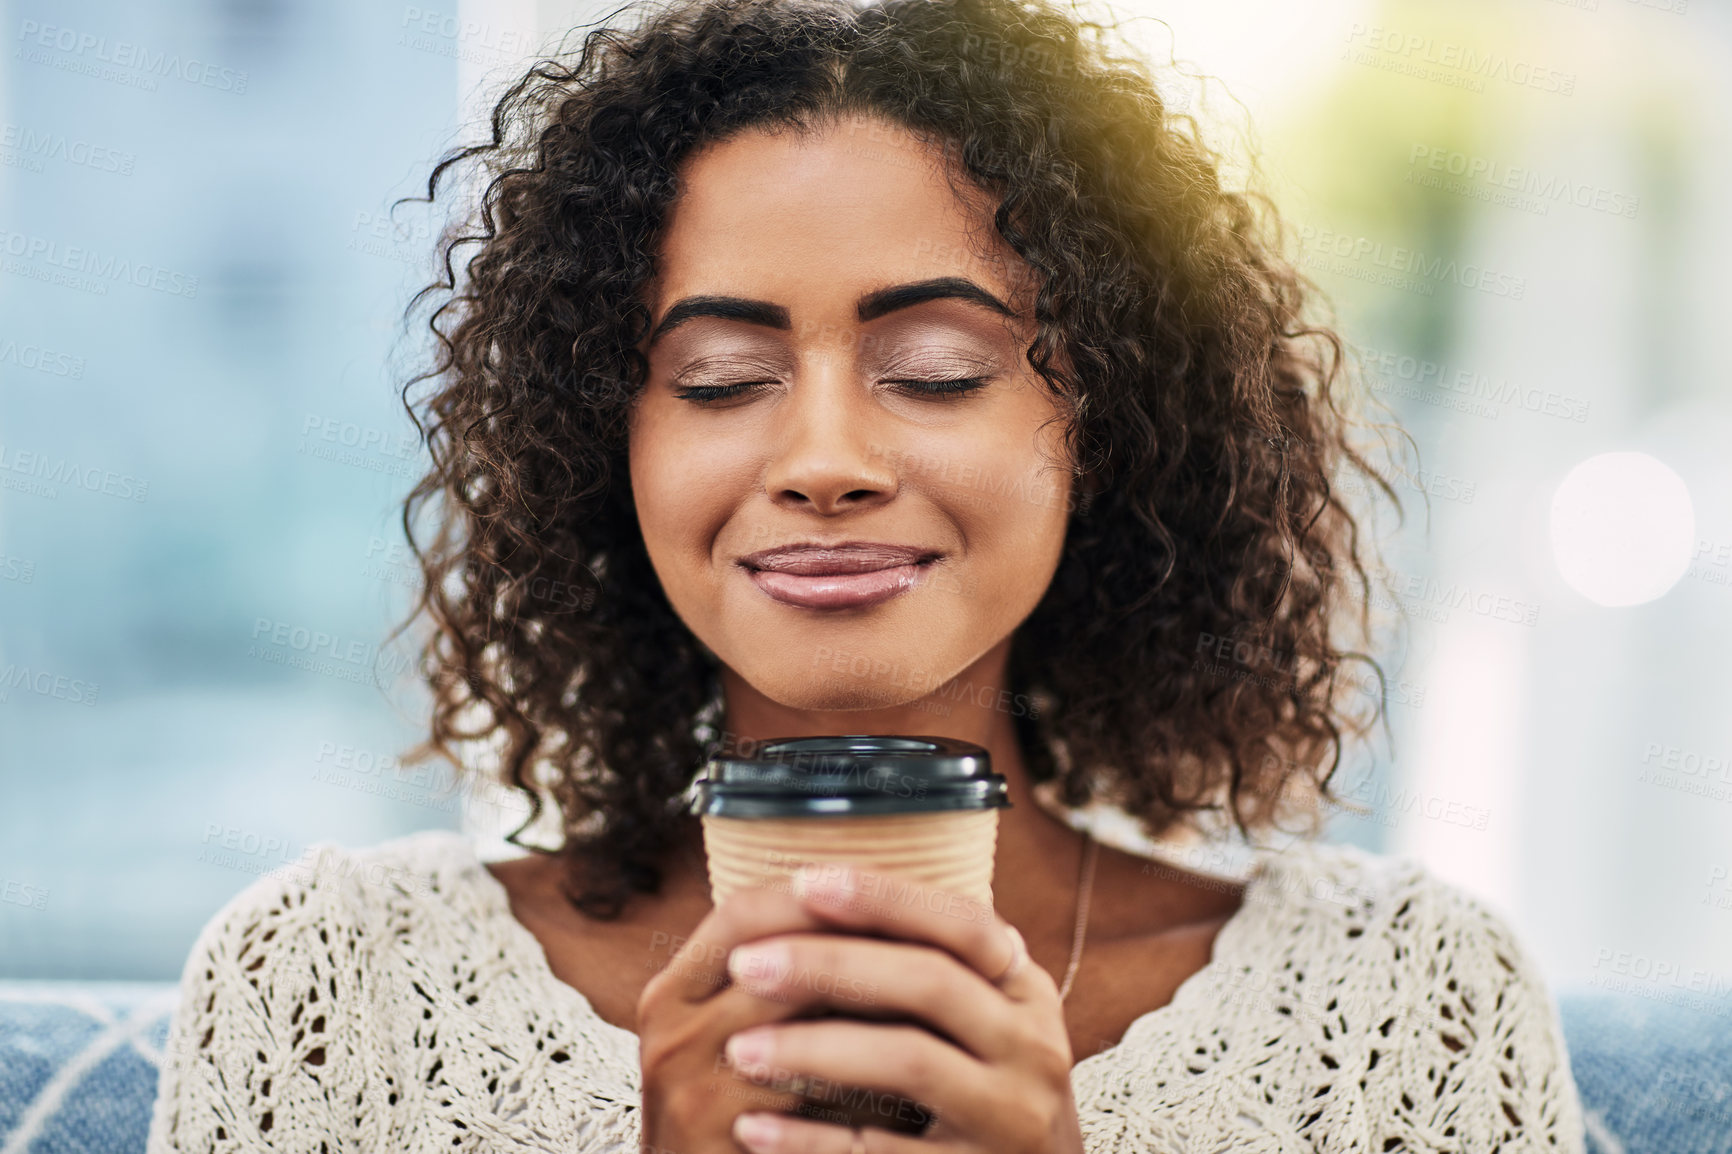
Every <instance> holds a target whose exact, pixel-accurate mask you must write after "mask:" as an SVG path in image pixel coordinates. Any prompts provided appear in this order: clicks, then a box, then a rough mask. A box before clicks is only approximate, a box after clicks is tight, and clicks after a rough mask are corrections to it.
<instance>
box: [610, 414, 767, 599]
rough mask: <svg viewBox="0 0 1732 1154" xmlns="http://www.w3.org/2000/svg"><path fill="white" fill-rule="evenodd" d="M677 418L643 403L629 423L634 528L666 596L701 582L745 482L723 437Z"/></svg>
mask: <svg viewBox="0 0 1732 1154" xmlns="http://www.w3.org/2000/svg"><path fill="white" fill-rule="evenodd" d="M681 415H682V414H680V413H679V412H678V411H677V410H676V411H669V408H668V407H667V406H665V405H658V404H655V403H654V402H651V401H647V400H646V401H645V402H644V403H643V406H642V407H641V408H640V410H639V412H638V413H637V414H636V415H635V416H634V419H633V423H632V431H631V442H630V445H631V448H630V461H631V487H632V501H633V504H634V505H635V507H636V509H637V518H638V527H639V529H640V531H641V532H642V533H643V538H644V546H645V548H646V549H647V551H648V552H649V556H650V560H651V562H652V563H653V564H654V565H655V568H656V573H657V575H658V576H660V577H661V580H662V584H663V586H664V587H665V588H666V589H667V591H668V594H669V596H670V597H676V596H677V594H678V592H679V591H682V590H685V589H688V588H689V587H690V586H691V584H692V582H693V581H694V580H696V579H699V578H701V576H702V571H703V570H704V569H707V566H708V563H709V560H710V550H711V547H712V545H713V543H714V542H715V539H716V535H717V534H718V533H719V532H720V531H721V528H722V526H723V525H724V524H725V523H726V521H727V519H728V516H729V514H730V513H731V512H732V510H733V509H734V508H735V507H736V506H737V504H738V502H739V500H740V498H741V495H742V492H743V490H742V489H741V486H742V485H744V484H749V482H750V477H749V472H750V467H749V463H748V462H743V460H742V456H743V455H742V454H740V453H738V452H735V451H733V450H731V449H730V448H729V445H728V443H727V441H726V440H725V439H723V438H719V437H715V436H705V435H700V434H699V433H698V432H697V431H695V430H692V429H689V428H686V427H684V425H683V424H682V422H681V420H680V417H681ZM742 465H744V466H745V467H744V468H743V467H742ZM676 607H678V606H677V603H676Z"/></svg>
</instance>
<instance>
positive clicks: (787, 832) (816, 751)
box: [692, 735, 1010, 909]
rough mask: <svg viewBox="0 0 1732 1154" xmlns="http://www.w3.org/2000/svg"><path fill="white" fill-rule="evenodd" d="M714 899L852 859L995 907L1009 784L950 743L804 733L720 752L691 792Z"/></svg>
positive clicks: (962, 746) (983, 754)
mask: <svg viewBox="0 0 1732 1154" xmlns="http://www.w3.org/2000/svg"><path fill="white" fill-rule="evenodd" d="M693 793H694V797H693V801H692V809H693V811H694V812H696V813H698V814H700V815H701V817H702V821H703V828H704V853H705V856H706V858H707V860H708V864H709V874H710V897H711V899H712V900H713V901H717V902H719V901H721V900H722V899H723V898H724V897H726V896H727V895H728V894H731V893H733V892H735V891H736V890H740V889H744V888H748V887H751V886H781V887H786V886H787V885H788V884H789V882H790V879H791V877H792V875H793V873H794V872H795V871H796V870H798V869H799V868H800V867H801V866H802V865H805V864H806V863H807V862H812V861H842V860H847V861H853V862H857V863H859V864H860V865H862V866H863V867H865V868H866V869H867V870H870V871H874V872H876V871H884V872H886V873H891V872H894V873H896V874H899V875H903V876H905V877H908V878H910V879H912V880H914V881H917V882H920V883H923V884H924V885H925V886H927V887H929V888H930V889H931V890H933V891H936V892H938V893H941V894H953V895H958V896H960V897H963V898H968V899H972V900H973V901H975V902H978V903H979V905H980V907H981V908H983V909H990V908H991V906H992V862H993V852H994V850H995V848H996V847H997V843H998V811H999V810H1000V809H1001V808H1004V807H1005V806H1008V805H1009V804H1010V800H1009V798H1008V797H1007V796H1006V786H1005V780H1004V778H1003V777H1002V776H1000V775H999V774H996V773H993V772H992V758H991V755H990V754H988V753H987V751H986V750H985V749H983V748H981V747H980V746H978V745H971V744H969V743H968V742H965V741H955V740H952V739H950V738H945V737H883V736H865V735H850V736H843V737H797V738H784V739H781V740H776V741H770V742H766V743H765V744H764V745H762V746H761V747H759V748H758V750H757V751H756V753H755V754H754V755H753V756H751V757H740V756H719V757H713V758H711V759H710V761H709V762H707V763H706V764H705V766H704V772H703V775H702V776H701V777H700V778H699V779H698V780H697V782H695V783H694V786H693Z"/></svg>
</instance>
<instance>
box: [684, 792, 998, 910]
mask: <svg viewBox="0 0 1732 1154" xmlns="http://www.w3.org/2000/svg"><path fill="white" fill-rule="evenodd" d="M702 820H703V826H704V854H705V856H706V857H707V858H708V860H709V867H710V898H711V900H712V901H717V902H719V901H721V900H722V899H723V898H725V897H727V896H728V895H729V894H732V893H735V892H737V891H739V890H743V889H749V888H752V887H754V886H769V887H773V888H778V889H784V890H785V889H787V888H788V887H789V885H790V879H791V877H792V875H793V874H794V872H795V871H797V870H798V869H799V868H800V867H801V866H803V865H806V864H807V863H809V862H842V861H847V862H853V863H856V864H858V865H859V866H860V867H861V868H862V869H865V870H867V871H870V872H872V873H884V874H896V875H899V876H903V877H907V878H911V879H913V880H914V881H917V882H920V883H922V884H923V885H925V886H927V887H929V888H930V889H931V890H932V891H935V892H936V893H940V894H955V895H958V896H960V897H962V898H965V899H968V900H971V901H974V902H977V903H979V906H980V907H981V908H983V909H991V908H992V863H993V854H994V852H995V851H996V849H997V846H998V810H996V809H976V810H949V811H944V812H939V813H917V814H884V815H879V816H875V817H872V816H862V817H805V818H729V817H711V816H708V815H706V816H705V817H704V818H703V819H702ZM866 880H867V882H868V884H872V883H874V881H875V879H871V878H868V879H866ZM876 888H877V889H879V890H881V891H882V893H881V896H883V897H885V898H886V899H894V900H901V901H907V900H915V901H922V902H925V903H926V904H929V905H931V904H934V903H935V902H936V901H937V899H935V898H933V899H928V898H926V897H925V896H923V895H918V894H914V895H909V894H906V893H904V892H903V891H901V890H892V889H890V888H889V886H888V883H886V885H884V886H880V887H876ZM946 904H948V903H946Z"/></svg>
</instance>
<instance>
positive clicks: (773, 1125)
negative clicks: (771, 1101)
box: [734, 1114, 782, 1150]
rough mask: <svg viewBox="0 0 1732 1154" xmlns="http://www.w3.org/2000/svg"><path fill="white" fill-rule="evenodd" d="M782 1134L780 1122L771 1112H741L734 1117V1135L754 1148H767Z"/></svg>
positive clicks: (744, 1143) (771, 1146)
mask: <svg viewBox="0 0 1732 1154" xmlns="http://www.w3.org/2000/svg"><path fill="white" fill-rule="evenodd" d="M781 1135H782V1124H781V1123H780V1122H778V1121H777V1120H776V1118H775V1115H773V1114H741V1115H740V1116H739V1117H738V1118H735V1119H734V1137H735V1138H736V1139H737V1140H739V1142H740V1143H742V1144H743V1145H746V1146H750V1147H752V1148H753V1149H756V1150H769V1149H771V1148H773V1147H774V1146H775V1144H776V1139H777V1138H779V1137H781Z"/></svg>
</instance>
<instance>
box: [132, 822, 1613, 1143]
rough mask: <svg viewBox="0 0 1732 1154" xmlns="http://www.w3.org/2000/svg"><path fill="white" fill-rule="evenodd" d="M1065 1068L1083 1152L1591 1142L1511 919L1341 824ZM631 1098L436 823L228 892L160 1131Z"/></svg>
mask: <svg viewBox="0 0 1732 1154" xmlns="http://www.w3.org/2000/svg"><path fill="white" fill-rule="evenodd" d="M647 964H648V962H647V961H646V965H647ZM1071 1079H1072V1084H1073V1086H1074V1088H1075V1092H1076V1102H1077V1109H1078V1114H1079V1117H1080V1120H1081V1123H1082V1131H1083V1137H1084V1141H1085V1144H1086V1146H1087V1148H1088V1150H1089V1151H1090V1154H1133V1152H1134V1154H1153V1152H1161V1154H1180V1152H1186V1154H1205V1152H1210V1154H1213V1152H1226V1151H1233V1152H1235V1154H1252V1152H1270V1154H1273V1152H1276V1151H1281V1152H1299V1151H1305V1152H1308V1154H1309V1152H1314V1151H1315V1152H1334V1151H1356V1152H1357V1151H1378V1152H1381V1151H1396V1150H1400V1151H1413V1152H1419V1151H1461V1152H1468V1151H1472V1152H1474V1154H1487V1152H1492V1151H1503V1152H1505V1154H1515V1152H1517V1151H1541V1150H1543V1151H1568V1152H1572V1154H1579V1152H1580V1151H1581V1150H1582V1149H1583V1136H1582V1118H1581V1108H1580V1105H1579V1103H1578V1100H1577V1096H1576V1086H1575V1082H1574V1080H1573V1079H1572V1077H1571V1074H1570V1070H1569V1065H1568V1060H1567V1057H1566V1052H1565V1048H1564V1042H1563V1035H1562V1032H1561V1030H1560V1028H1559V1024H1558V1015H1557V1010H1556V1006H1555V1003H1554V1002H1553V1000H1552V998H1551V995H1550V994H1549V993H1548V992H1547V990H1546V988H1545V986H1544V983H1543V981H1542V979H1541V977H1540V975H1539V974H1538V972H1537V971H1536V970H1535V968H1534V966H1533V964H1532V963H1531V961H1530V960H1529V959H1528V957H1527V956H1526V955H1525V954H1524V952H1523V951H1522V948H1521V946H1520V944H1519V942H1518V940H1517V939H1516V938H1515V936H1514V935H1513V934H1512V933H1511V931H1510V929H1509V927H1508V926H1507V925H1506V924H1505V923H1504V922H1503V921H1502V920H1501V919H1500V918H1499V917H1498V916H1496V915H1495V914H1493V913H1492V912H1490V911H1489V910H1488V909H1486V908H1485V907H1484V906H1482V905H1481V904H1479V903H1478V902H1476V901H1475V900H1473V899H1472V898H1470V897H1468V896H1467V895H1465V894H1464V893H1462V892H1461V891H1459V890H1457V889H1455V888H1454V887H1452V886H1449V885H1446V884H1444V883H1442V882H1440V881H1438V880H1437V879H1435V878H1433V877H1432V876H1430V875H1429V874H1427V873H1426V872H1425V871H1424V870H1423V869H1422V868H1420V867H1419V866H1418V865H1416V864H1415V863H1413V862H1411V861H1408V860H1406V859H1402V858H1393V857H1383V856H1378V855H1374V854H1368V853H1365V852H1364V851H1361V850H1358V849H1355V848H1353V847H1348V846H1332V845H1324V844H1319V843H1303V844H1301V845H1300V846H1298V847H1295V848H1291V849H1287V850H1284V851H1282V852H1280V853H1278V854H1276V853H1272V852H1270V853H1264V854H1260V855H1259V857H1258V859H1257V863H1256V865H1255V867H1254V869H1253V872H1252V874H1251V878H1250V881H1249V884H1248V886H1247V889H1246V893H1245V900H1244V904H1243V906H1242V908H1241V909H1240V910H1239V911H1238V912H1237V913H1236V914H1235V915H1234V916H1233V917H1232V919H1231V920H1230V921H1229V922H1228V923H1227V924H1226V925H1225V926H1224V927H1223V928H1222V930H1221V932H1220V934H1219V935H1218V937H1217V939H1216V942H1215V948H1214V955H1213V958H1212V960H1211V961H1210V963H1209V964H1208V965H1207V966H1205V967H1204V968H1203V969H1202V970H1200V971H1198V972H1197V973H1196V974H1194V975H1192V976H1191V977H1190V978H1189V979H1188V980H1186V981H1185V982H1184V984H1183V985H1181V986H1180V987H1179V990H1178V992H1177V994H1176V995H1175V996H1174V998H1173V1000H1172V1001H1171V1002H1170V1003H1169V1004H1168V1005H1166V1006H1163V1007H1161V1008H1160V1009H1157V1010H1154V1011H1152V1012H1150V1013H1148V1014H1145V1015H1143V1016H1142V1017H1141V1018H1139V1019H1137V1020H1136V1021H1135V1022H1134V1023H1133V1024H1132V1025H1131V1027H1130V1029H1129V1030H1128V1031H1127V1032H1126V1033H1125V1035H1124V1038H1123V1039H1122V1040H1121V1041H1120V1042H1119V1044H1118V1045H1116V1046H1114V1047H1112V1048H1110V1049H1107V1050H1103V1051H1101V1052H1099V1053H1097V1054H1093V1055H1090V1056H1088V1057H1086V1058H1084V1059H1083V1060H1082V1061H1080V1062H1078V1063H1077V1064H1076V1066H1075V1067H1074V1068H1073V1070H1072V1073H1071ZM638 1101H639V1095H638V1049H637V1038H636V1036H635V1035H634V1034H632V1033H631V1032H629V1031H627V1030H624V1029H621V1028H619V1027H617V1026H613V1025H610V1024H609V1023H607V1022H605V1021H603V1020H602V1019H601V1018H600V1017H598V1016H597V1015H596V1013H595V1011H594V1010H593V1009H592V1008H591V1006H590V1004H589V1002H588V1000H587V999H585V998H584V996H583V995H582V994H581V993H579V992H578V991H577V990H576V989H574V988H572V987H571V986H568V985H566V984H565V983H563V982H561V981H559V980H558V979H557V978H555V977H554V976H553V974H552V972H551V971H550V970H549V969H548V966H547V959H546V955H545V954H544V953H543V952H542V949H541V946H540V943H539V942H537V941H536V939H535V938H534V936H533V935H531V934H530V933H529V931H528V930H527V929H525V928H524V927H523V926H522V924H521V923H519V922H518V921H517V920H516V919H515V918H514V917H513V916H512V915H511V910H510V906H509V903H508V901H507V898H506V894H505V890H504V889H503V887H501V886H500V885H499V883H498V882H497V881H496V880H495V879H494V878H493V876H492V875H491V874H489V873H488V872H487V870H486V869H485V868H484V867H483V866H482V865H481V863H480V862H479V861H478V860H477V859H476V857H475V855H474V852H473V850H472V849H471V847H470V845H469V843H468V841H467V840H466V839H465V838H463V837H462V836H461V835H459V834H455V833H450V832H446V831H433V832H426V833H420V834H415V835H412V836H409V837H406V838H400V839H397V840H395V841H390V842H386V843H384V844H382V845H379V846H376V847H373V848H371V849H366V850H360V851H347V850H343V849H340V848H337V847H333V846H318V847H315V848H314V850H313V851H310V853H309V854H308V856H307V858H305V859H303V863H302V864H300V865H298V866H297V867H293V868H291V869H288V870H285V871H281V872H280V873H278V874H276V875H272V876H269V877H265V878H261V879H259V880H258V881H257V882H255V883H253V884H252V885H251V886H249V887H248V888H247V889H246V890H244V891H243V892H242V893H240V894H239V895H238V896H236V897H235V898H234V899H232V900H231V901H230V902H229V903H228V904H227V905H226V906H225V907H224V908H223V909H222V910H221V911H219V912H218V914H217V915H216V917H214V918H213V919H212V920H211V922H210V924H209V925H207V926H206V927H205V929H204V931H203V932H202V933H201V934H200V936H199V939H198V942H197V943H196V945H195V946H194V948H193V951H192V954H191V955H190V956H189V958H188V959H187V964H186V969H185V971H184V973H183V975H182V978H181V989H180V1003H179V1006H178V1009H177V1010H176V1013H175V1016H174V1021H173V1025H172V1027H171V1030H170V1035H169V1039H168V1044H167V1046H166V1047H165V1050H164V1061H163V1069H162V1078H161V1083H160V1085H159V1087H158V1097H157V1101H156V1108H155V1111H154V1114H153V1116H152V1119H151V1128H150V1142H149V1151H150V1154H170V1152H176V1151H200V1152H215V1151H249V1152H251V1151H313V1152H323V1154H347V1152H353V1151H366V1152H369V1154H372V1152H380V1154H382V1152H384V1151H393V1152H401V1151H409V1152H413V1154H423V1152H429V1154H430V1152H432V1151H441V1152H448V1151H465V1152H467V1151H506V1150H510V1151H549V1152H552V1151H557V1152H560V1154H587V1152H592V1151H594V1152H600V1151H611V1152H620V1154H636V1152H637V1151H638V1145H639V1143H638V1113H637V1111H638Z"/></svg>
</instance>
